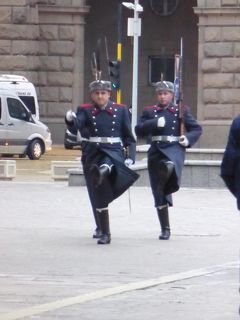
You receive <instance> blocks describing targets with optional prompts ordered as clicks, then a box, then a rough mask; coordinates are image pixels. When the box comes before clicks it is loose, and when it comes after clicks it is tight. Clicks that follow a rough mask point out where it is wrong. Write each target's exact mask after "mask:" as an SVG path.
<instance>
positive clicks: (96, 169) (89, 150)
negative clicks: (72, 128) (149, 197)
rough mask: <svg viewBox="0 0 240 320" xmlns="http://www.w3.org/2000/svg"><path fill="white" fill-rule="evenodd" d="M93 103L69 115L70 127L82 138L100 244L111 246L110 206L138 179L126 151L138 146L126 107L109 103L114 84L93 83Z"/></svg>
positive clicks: (98, 81)
mask: <svg viewBox="0 0 240 320" xmlns="http://www.w3.org/2000/svg"><path fill="white" fill-rule="evenodd" d="M89 88H90V95H91V99H92V101H93V102H92V103H89V104H85V105H81V106H80V107H78V109H77V113H76V115H74V114H73V112H72V111H69V112H67V114H66V122H67V123H68V125H71V124H72V125H76V126H77V128H78V130H79V132H80V134H81V137H82V163H83V167H84V174H85V178H86V183H87V188H88V193H89V197H90V201H91V203H92V205H93V208H95V215H96V220H97V221H98V222H99V226H100V229H101V237H100V239H99V240H98V244H108V243H110V242H111V235H110V228H109V213H108V205H109V203H110V202H112V201H113V200H114V199H116V198H117V197H119V196H120V195H121V194H122V193H123V192H124V191H126V190H127V189H128V188H129V187H130V186H131V185H132V184H133V183H134V182H135V181H136V180H137V178H138V174H137V173H135V172H134V171H132V170H131V169H130V168H128V165H129V164H130V163H133V162H134V159H130V158H128V159H125V153H124V150H125V148H126V147H128V146H130V145H131V144H133V143H135V139H134V137H133V134H132V131H131V124H130V117H129V111H128V109H127V107H126V106H123V105H119V104H116V103H114V102H112V101H111V100H110V94H111V83H110V82H109V81H102V80H96V81H93V82H92V83H90V85H89Z"/></svg>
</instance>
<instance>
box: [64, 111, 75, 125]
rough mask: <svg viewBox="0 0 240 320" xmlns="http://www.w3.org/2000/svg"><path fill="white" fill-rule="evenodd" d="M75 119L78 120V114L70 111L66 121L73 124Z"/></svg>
mask: <svg viewBox="0 0 240 320" xmlns="http://www.w3.org/2000/svg"><path fill="white" fill-rule="evenodd" d="M73 118H76V114H75V113H74V112H73V111H72V110H68V111H67V113H66V120H67V121H68V122H72V121H73Z"/></svg>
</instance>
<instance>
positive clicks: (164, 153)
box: [135, 81, 202, 240]
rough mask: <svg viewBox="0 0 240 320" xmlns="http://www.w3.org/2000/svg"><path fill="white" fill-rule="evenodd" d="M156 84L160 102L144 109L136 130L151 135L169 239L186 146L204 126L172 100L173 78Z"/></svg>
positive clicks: (152, 173) (158, 200) (157, 197)
mask: <svg viewBox="0 0 240 320" xmlns="http://www.w3.org/2000/svg"><path fill="white" fill-rule="evenodd" d="M155 88H156V100H157V104H155V105H153V106H148V107H145V108H144V109H143V113H142V116H141V118H140V120H139V123H138V124H137V126H136V128H135V131H136V134H137V135H138V136H140V137H148V136H149V135H150V136H151V146H150V149H149V151H148V172H149V178H150V185H151V189H152V193H153V197H154V202H155V207H156V209H157V214H158V219H159V222H160V226H161V234H160V236H159V239H161V240H168V239H169V238H170V224H169V214H168V206H172V193H174V192H176V191H178V189H179V187H180V180H181V174H182V169H183V165H184V159H185V150H186V148H188V147H191V146H192V145H193V144H194V143H195V142H196V141H197V140H198V139H199V137H200V135H201V133H202V128H201V126H200V125H199V124H198V122H197V120H196V119H195V118H194V117H193V116H192V114H191V113H190V110H189V108H188V107H187V106H182V108H183V110H180V107H179V106H178V105H175V104H174V103H173V98H174V85H173V83H172V82H169V81H160V82H157V83H156V87H155ZM180 111H182V119H180ZM181 121H183V124H184V127H185V132H184V134H183V133H180V127H181Z"/></svg>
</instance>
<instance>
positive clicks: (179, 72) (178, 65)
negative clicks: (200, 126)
mask: <svg viewBox="0 0 240 320" xmlns="http://www.w3.org/2000/svg"><path fill="white" fill-rule="evenodd" d="M174 87H175V89H174V92H175V94H174V102H175V103H176V104H177V106H178V109H179V119H180V135H184V131H185V128H184V107H183V38H181V41H180V55H179V54H176V55H175V80H174Z"/></svg>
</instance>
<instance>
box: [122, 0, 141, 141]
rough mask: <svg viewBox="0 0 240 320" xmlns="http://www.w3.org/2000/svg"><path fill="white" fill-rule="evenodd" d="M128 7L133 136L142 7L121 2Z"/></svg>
mask: <svg viewBox="0 0 240 320" xmlns="http://www.w3.org/2000/svg"><path fill="white" fill-rule="evenodd" d="M122 4H123V5H124V6H125V7H127V8H128V9H132V10H134V18H133V19H132V18H129V19H128V36H131V37H133V78H132V131H133V134H134V136H135V137H136V135H135V131H134V128H135V126H136V124H137V103H138V38H139V36H141V19H140V18H139V12H142V11H143V7H142V6H141V5H140V4H139V1H138V0H134V4H133V3H131V2H123V3H122Z"/></svg>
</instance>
